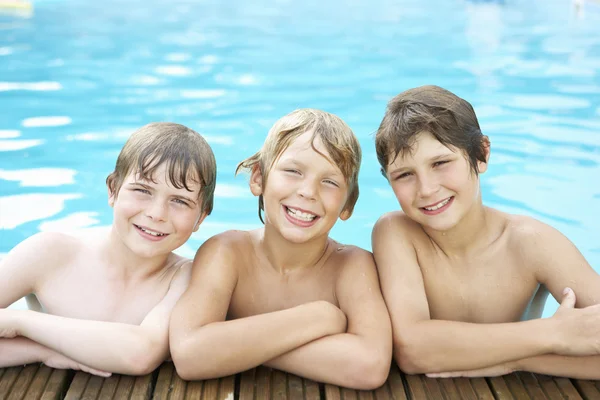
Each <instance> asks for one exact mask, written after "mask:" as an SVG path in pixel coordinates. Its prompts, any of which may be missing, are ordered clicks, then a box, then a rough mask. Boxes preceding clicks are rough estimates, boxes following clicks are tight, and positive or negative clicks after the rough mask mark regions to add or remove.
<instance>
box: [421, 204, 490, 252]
mask: <svg viewBox="0 0 600 400" xmlns="http://www.w3.org/2000/svg"><path fill="white" fill-rule="evenodd" d="M490 217H491V216H490V213H489V210H488V209H487V208H486V207H484V206H483V204H482V203H481V200H479V201H478V203H477V205H476V206H473V207H472V208H471V210H469V212H468V213H467V214H466V215H465V216H464V217H463V218H462V219H461V220H460V222H459V223H458V224H456V226H454V227H452V228H451V229H449V230H447V231H438V230H433V229H428V228H426V227H423V230H424V231H425V233H427V235H428V236H429V237H430V238H431V240H433V242H434V243H435V244H436V245H437V246H438V247H439V248H440V249H441V250H442V251H443V252H444V254H446V256H448V257H451V258H458V257H465V256H468V254H470V253H471V252H472V251H474V250H476V249H479V248H480V246H482V245H484V244H487V243H489V233H490V231H491V230H492V225H493V224H492V218H490Z"/></svg>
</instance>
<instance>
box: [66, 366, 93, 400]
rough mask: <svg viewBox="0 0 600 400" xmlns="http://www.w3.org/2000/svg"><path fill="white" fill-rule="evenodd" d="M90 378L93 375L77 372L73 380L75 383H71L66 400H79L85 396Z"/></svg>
mask: <svg viewBox="0 0 600 400" xmlns="http://www.w3.org/2000/svg"><path fill="white" fill-rule="evenodd" d="M90 377H91V375H90V374H86V373H85V372H81V371H79V372H77V373H76V374H75V377H74V378H73V381H71V384H70V385H69V390H68V391H67V394H66V396H65V400H79V399H80V398H81V396H82V395H83V392H84V390H85V387H86V386H87V383H88V381H89V380H90Z"/></svg>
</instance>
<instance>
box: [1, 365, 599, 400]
mask: <svg viewBox="0 0 600 400" xmlns="http://www.w3.org/2000/svg"><path fill="white" fill-rule="evenodd" d="M20 399H26V400H30V399H31V400H37V399H41V400H55V399H67V400H76V399H82V400H105V399H131V400H146V399H156V400H159V399H166V400H177V399H202V400H217V399H218V400H234V399H239V400H255V399H256V400H262V399H277V400H285V399H290V400H296V399H298V400H303V399H306V400H312V399H319V400H321V399H323V400H384V399H394V400H404V399H406V400H408V399H418V400H419V399H442V400H444V399H445V400H451V399H473V400H477V399H481V400H487V399H490V400H493V399H500V400H504V399H519V400H520V399H536V400H537V399H551V400H555V399H570V400H573V399H591V400H595V399H600V381H581V380H572V379H566V378H552V377H548V376H544V375H535V374H531V373H522V372H520V373H515V374H511V375H506V376H503V377H498V378H477V379H466V378H456V379H429V378H427V377H425V376H422V375H404V374H402V373H401V372H400V371H399V370H398V368H396V367H392V370H391V371H390V377H389V379H388V381H387V382H386V383H385V385H383V386H382V387H381V388H379V389H377V390H374V391H356V390H350V389H345V388H339V387H337V386H332V385H322V384H318V383H316V382H313V381H310V380H307V379H302V378H299V377H297V376H294V375H291V374H286V373H283V372H280V371H276V370H272V369H270V368H264V367H259V368H256V369H253V370H250V371H246V372H244V373H242V374H238V375H235V376H229V377H226V378H222V379H212V380H207V381H197V382H186V381H183V380H181V379H180V378H179V377H178V376H177V374H176V373H175V370H174V368H173V364H171V363H165V364H163V365H162V366H161V367H160V368H159V369H157V370H156V371H155V372H154V373H152V374H149V375H146V376H142V377H131V376H123V375H114V376H112V377H110V378H107V379H103V378H99V377H96V376H91V375H89V374H86V373H83V372H77V373H75V372H73V371H64V370H54V369H51V368H48V367H46V366H42V365H38V364H35V365H28V366H25V367H14V368H7V369H0V400H20Z"/></svg>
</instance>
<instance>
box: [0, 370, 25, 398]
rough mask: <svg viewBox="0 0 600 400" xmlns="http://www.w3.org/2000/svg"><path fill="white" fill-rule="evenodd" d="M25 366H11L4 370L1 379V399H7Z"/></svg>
mask: <svg viewBox="0 0 600 400" xmlns="http://www.w3.org/2000/svg"><path fill="white" fill-rule="evenodd" d="M22 369H23V367H11V368H6V369H5V370H4V375H2V379H1V380H0V399H6V398H7V397H8V394H9V393H10V390H11V389H12V387H13V385H14V384H15V381H16V380H17V377H18V376H19V374H20V373H21V370H22Z"/></svg>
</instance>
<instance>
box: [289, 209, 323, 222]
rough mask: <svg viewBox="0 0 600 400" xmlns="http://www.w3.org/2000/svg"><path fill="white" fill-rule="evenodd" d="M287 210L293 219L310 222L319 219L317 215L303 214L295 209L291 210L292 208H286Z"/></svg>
mask: <svg viewBox="0 0 600 400" xmlns="http://www.w3.org/2000/svg"><path fill="white" fill-rule="evenodd" d="M286 210H287V213H288V214H290V215H291V216H292V217H294V218H296V219H299V220H301V221H306V222H310V221H312V220H313V219H315V218H317V216H316V215H313V214H308V213H305V212H302V211H300V210H294V209H293V208H290V207H286Z"/></svg>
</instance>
